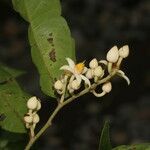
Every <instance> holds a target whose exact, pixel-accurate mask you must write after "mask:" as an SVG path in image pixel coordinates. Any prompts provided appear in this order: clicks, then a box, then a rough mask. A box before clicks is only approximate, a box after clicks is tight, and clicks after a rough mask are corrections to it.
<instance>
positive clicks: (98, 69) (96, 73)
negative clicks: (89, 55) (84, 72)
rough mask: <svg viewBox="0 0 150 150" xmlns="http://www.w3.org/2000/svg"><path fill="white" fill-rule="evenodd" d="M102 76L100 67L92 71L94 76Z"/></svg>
mask: <svg viewBox="0 0 150 150" xmlns="http://www.w3.org/2000/svg"><path fill="white" fill-rule="evenodd" d="M102 75H103V69H102V67H101V66H98V67H96V68H95V69H94V76H96V77H101V76H102Z"/></svg>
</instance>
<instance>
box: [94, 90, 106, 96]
mask: <svg viewBox="0 0 150 150" xmlns="http://www.w3.org/2000/svg"><path fill="white" fill-rule="evenodd" d="M92 93H93V94H94V95H95V96H96V97H102V96H104V95H105V94H106V92H105V91H103V92H101V93H97V92H96V91H95V90H92Z"/></svg>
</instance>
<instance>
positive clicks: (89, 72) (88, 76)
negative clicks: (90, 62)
mask: <svg viewBox="0 0 150 150" xmlns="http://www.w3.org/2000/svg"><path fill="white" fill-rule="evenodd" d="M85 76H86V77H87V78H88V79H92V78H93V71H92V70H91V69H88V71H87V72H86V74H85Z"/></svg>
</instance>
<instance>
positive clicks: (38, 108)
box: [36, 100, 41, 110]
mask: <svg viewBox="0 0 150 150" xmlns="http://www.w3.org/2000/svg"><path fill="white" fill-rule="evenodd" d="M40 109H41V102H40V101H39V100H38V103H37V108H36V110H40Z"/></svg>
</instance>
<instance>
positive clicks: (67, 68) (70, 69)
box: [60, 65, 74, 74]
mask: <svg viewBox="0 0 150 150" xmlns="http://www.w3.org/2000/svg"><path fill="white" fill-rule="evenodd" d="M60 70H67V71H70V72H71V73H73V74H74V70H73V69H72V68H71V67H70V66H67V65H64V66H62V67H61V68H60Z"/></svg>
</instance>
